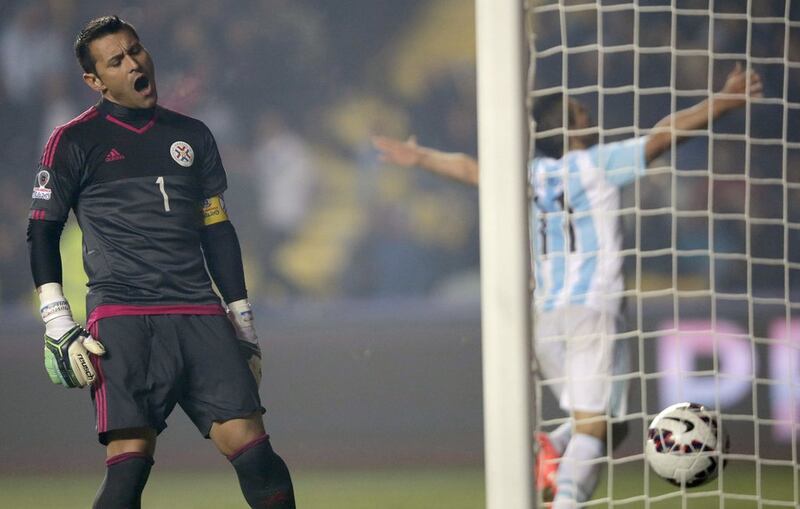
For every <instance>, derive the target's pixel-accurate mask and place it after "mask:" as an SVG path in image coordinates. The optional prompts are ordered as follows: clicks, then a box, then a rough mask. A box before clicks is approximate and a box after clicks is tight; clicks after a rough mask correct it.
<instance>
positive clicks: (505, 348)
mask: <svg viewBox="0 0 800 509" xmlns="http://www.w3.org/2000/svg"><path fill="white" fill-rule="evenodd" d="M476 8H477V11H476V23H477V44H478V48H477V58H478V124H479V130H478V151H479V155H480V156H479V159H480V186H479V190H480V236H481V314H482V322H481V323H482V359H483V401H484V404H483V410H484V445H485V465H486V467H485V468H486V500H487V505H486V506H487V508H489V509H529V508H530V507H532V504H533V503H534V502H533V500H534V499H533V491H532V478H531V472H532V471H533V470H532V451H531V445H530V444H531V426H530V415H531V413H530V408H531V398H530V396H531V391H530V376H531V372H530V366H531V363H530V346H529V345H530V321H529V314H530V313H529V293H528V272H529V267H530V262H529V254H528V253H529V250H528V243H527V234H526V231H527V220H526V214H527V207H526V203H527V199H526V189H527V185H526V179H525V172H524V168H525V158H526V149H525V147H526V140H527V129H526V128H525V123H524V118H525V106H524V105H525V99H524V97H525V96H524V92H523V89H524V73H523V70H522V69H523V67H524V65H525V63H524V62H525V61H524V59H523V55H524V53H525V44H524V38H523V8H522V4H521V3H520V2H519V0H477V4H476Z"/></svg>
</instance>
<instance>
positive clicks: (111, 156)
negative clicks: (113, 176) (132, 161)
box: [106, 148, 125, 163]
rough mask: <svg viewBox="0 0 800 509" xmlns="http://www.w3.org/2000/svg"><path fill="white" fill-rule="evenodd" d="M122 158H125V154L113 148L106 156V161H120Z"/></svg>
mask: <svg viewBox="0 0 800 509" xmlns="http://www.w3.org/2000/svg"><path fill="white" fill-rule="evenodd" d="M121 159H125V156H124V155H122V154H120V153H119V150H117V149H115V148H112V149H111V151H110V152H109V153H108V155H107V156H106V162H107V163H110V162H113V161H119V160H121Z"/></svg>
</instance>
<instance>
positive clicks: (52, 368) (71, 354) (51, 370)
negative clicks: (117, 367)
mask: <svg viewBox="0 0 800 509" xmlns="http://www.w3.org/2000/svg"><path fill="white" fill-rule="evenodd" d="M54 322H58V321H57V320H54ZM105 353H106V349H105V347H104V346H103V344H102V343H100V342H99V341H97V340H96V339H94V338H92V336H91V335H90V334H89V333H88V332H87V331H86V330H85V329H84V328H83V327H81V326H79V325H78V324H76V323H75V322H72V326H71V327H70V328H69V329H67V330H66V331H64V328H63V324H58V323H52V322H51V323H48V324H47V331H46V332H45V335H44V367H45V369H46V370H47V374H48V375H49V376H50V380H51V381H52V382H53V383H54V384H61V385H63V386H65V387H70V388H73V387H86V386H87V385H91V384H92V383H94V381H95V380H96V379H97V374H96V373H95V370H94V367H93V366H92V363H91V361H90V360H89V354H93V355H104V354H105Z"/></svg>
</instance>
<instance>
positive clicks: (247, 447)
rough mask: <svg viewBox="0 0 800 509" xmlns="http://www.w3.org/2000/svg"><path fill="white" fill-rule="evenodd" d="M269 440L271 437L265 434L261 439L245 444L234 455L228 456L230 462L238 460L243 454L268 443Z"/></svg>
mask: <svg viewBox="0 0 800 509" xmlns="http://www.w3.org/2000/svg"><path fill="white" fill-rule="evenodd" d="M267 440H269V435H267V434H266V433H265V434H263V435H261V436H260V437H258V438H256V439H254V440H251V441H250V442H247V443H246V444H244V445H243V446H241V447H240V448H238V449H236V451H234V452H233V453H232V454H230V455H228V461H233V460H235V459H236V458H238V457H239V456H241V455H242V454H244V453H246V452H247V451H249V450H250V449H252V448H253V447H255V446H257V445H259V444H261V443H263V442H266V441H267Z"/></svg>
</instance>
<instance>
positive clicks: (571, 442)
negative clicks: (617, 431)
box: [373, 64, 762, 509]
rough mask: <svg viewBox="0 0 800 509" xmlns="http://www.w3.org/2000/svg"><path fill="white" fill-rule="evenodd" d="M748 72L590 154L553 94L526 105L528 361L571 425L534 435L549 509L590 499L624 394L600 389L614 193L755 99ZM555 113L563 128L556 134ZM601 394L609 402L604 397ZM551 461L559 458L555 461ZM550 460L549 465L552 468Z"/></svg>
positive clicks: (570, 107) (591, 146)
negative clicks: (531, 329)
mask: <svg viewBox="0 0 800 509" xmlns="http://www.w3.org/2000/svg"><path fill="white" fill-rule="evenodd" d="M761 93H762V85H761V79H760V77H759V75H758V74H756V73H754V72H752V71H750V72H745V71H744V70H743V69H742V67H741V66H740V65H738V64H737V65H736V67H735V68H734V69H733V71H731V73H730V74H729V75H728V77H727V80H726V82H725V85H724V86H723V88H722V89H721V90H720V92H719V93H717V94H714V95H713V96H712V97H711V98H710V99H707V100H704V101H702V102H700V103H698V104H696V105H695V106H693V107H690V108H687V109H685V110H681V111H678V112H676V113H674V114H672V115H669V116H667V117H665V118H664V119H662V120H661V121H660V122H658V123H657V124H656V125H655V126H654V128H653V129H652V130H651V133H650V134H649V135H648V136H643V137H637V138H632V139H629V140H625V141H621V142H615V143H604V144H598V143H597V137H596V134H585V133H586V132H587V131H590V132H591V131H597V129H594V130H592V129H590V128H591V120H590V118H589V115H588V112H587V110H586V108H584V107H583V106H582V105H581V104H580V103H579V102H578V101H576V100H574V99H571V100H568V101H567V102H566V103H565V102H564V99H563V97H562V95H561V94H553V95H549V96H546V97H543V98H541V99H539V100H537V101H536V103H535V104H534V107H533V111H532V116H533V119H534V121H535V122H536V130H537V133H539V134H538V136H537V142H536V148H537V150H538V153H539V154H540V156H537V157H534V158H532V159H531V161H530V162H529V165H528V169H527V174H528V181H529V184H530V185H531V186H532V188H533V200H532V201H531V203H530V227H531V242H532V245H531V251H532V255H533V263H534V273H535V276H536V290H535V294H534V302H535V307H536V322H535V323H536V325H535V329H536V330H535V340H536V345H535V346H536V347H535V351H536V358H537V359H536V360H537V362H538V365H539V368H540V373H541V375H542V377H543V378H544V379H545V380H546V381H547V384H548V385H549V386H550V387H551V388H552V389H553V390H554V391H555V393H556V397H557V398H558V399H559V403H560V406H561V408H562V409H563V410H565V411H567V412H569V413H570V415H571V416H572V422H570V423H566V424H565V425H562V426H560V427H559V428H557V429H556V430H554V431H553V432H551V433H549V434H540V435H538V436H537V440H538V442H539V451H540V454H539V456H538V457H537V487H538V488H539V489H540V490H541V491H543V496H544V498H545V499H550V498H553V497H554V498H553V508H555V509H563V508H570V507H575V506H576V504H577V503H580V502H584V501H586V500H588V499H589V497H591V495H592V493H593V492H594V489H595V487H596V485H597V474H598V471H599V468H600V463H599V462H593V461H592V460H595V459H596V458H600V457H602V456H603V455H604V454H605V448H606V446H605V441H606V437H607V435H608V430H607V423H606V418H605V416H606V415H607V413H608V412H609V411H611V412H612V413H614V414H623V413H624V410H625V397H624V394H625V390H624V389H625V388H624V387H616V388H615V389H618V390H612V384H611V383H610V375H611V374H612V372H613V371H614V370H615V369H616V370H620V369H622V368H623V366H624V361H625V357H624V355H620V352H619V351H618V350H617V351H615V348H614V347H615V345H616V344H617V343H621V342H617V341H614V338H615V334H616V330H617V328H616V323H617V320H618V318H619V314H620V313H619V309H620V304H621V300H622V299H621V296H622V290H623V280H622V259H621V256H620V253H619V251H620V248H621V232H620V230H619V226H618V222H619V221H618V217H617V212H618V210H619V207H620V187H622V186H624V185H625V184H627V183H629V182H632V181H633V180H635V179H636V178H637V177H638V176H640V175H642V174H643V173H644V171H645V170H646V168H647V165H648V164H649V163H650V162H651V161H653V160H654V159H655V158H656V157H658V156H659V155H661V154H662V153H664V152H665V151H666V150H668V149H669V148H670V147H671V146H672V144H673V143H674V142H681V141H683V140H684V139H685V135H686V133H685V131H691V130H696V129H703V128H705V127H706V126H707V125H708V122H709V119H711V118H718V117H720V116H721V115H723V114H725V113H727V112H729V111H731V110H734V109H737V108H740V107H742V106H744V105H745V104H746V97H747V95H748V94H749V96H750V97H760V96H761ZM564 108H566V116H567V119H568V122H569V124H568V126H567V128H566V129H564V126H563V118H564V113H565V111H564ZM373 144H374V146H375V147H376V148H377V149H378V150H379V151H380V152H381V154H382V160H384V161H386V162H389V163H393V164H398V165H401V166H419V167H422V168H424V169H427V170H430V171H433V172H435V173H439V174H441V175H443V176H446V177H450V178H453V179H456V180H459V181H462V182H465V183H468V184H472V185H477V184H478V170H479V168H478V163H477V162H476V161H475V160H474V159H473V158H471V157H469V156H467V155H465V154H456V153H445V152H441V151H438V150H435V149H432V148H428V147H423V146H420V145H417V143H416V140H415V139H414V138H411V139H409V140H408V141H405V142H403V141H400V140H395V139H391V138H386V137H383V136H376V137H374V138H373ZM612 392H614V393H615V394H613V395H612ZM558 458H560V459H558ZM553 460H557V461H553Z"/></svg>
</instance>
